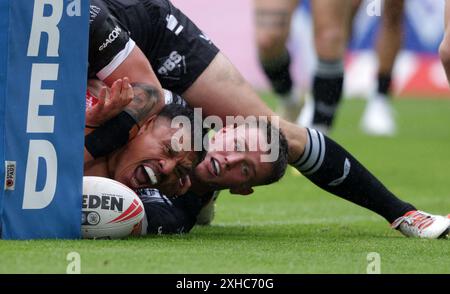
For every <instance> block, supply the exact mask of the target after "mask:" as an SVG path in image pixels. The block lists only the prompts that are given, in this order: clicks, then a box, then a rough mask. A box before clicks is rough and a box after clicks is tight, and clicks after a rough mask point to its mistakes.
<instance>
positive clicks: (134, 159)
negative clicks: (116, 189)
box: [114, 118, 197, 196]
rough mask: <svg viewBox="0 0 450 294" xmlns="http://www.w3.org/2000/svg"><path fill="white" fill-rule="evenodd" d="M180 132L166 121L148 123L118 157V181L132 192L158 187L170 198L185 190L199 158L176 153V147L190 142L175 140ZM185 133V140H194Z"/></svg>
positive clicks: (116, 174)
mask: <svg viewBox="0 0 450 294" xmlns="http://www.w3.org/2000/svg"><path fill="white" fill-rule="evenodd" d="M178 131H179V129H178V128H171V126H170V120H169V119H166V118H159V119H156V120H154V119H153V120H151V121H150V122H148V123H146V124H144V126H143V127H142V128H141V129H140V131H139V133H138V135H137V136H136V137H135V138H134V139H133V140H131V141H130V142H129V143H128V144H127V145H126V146H125V148H124V149H123V151H121V152H120V154H119V155H118V159H117V163H116V167H115V171H114V178H115V179H116V180H118V181H120V182H122V183H124V184H125V185H127V186H129V187H131V188H132V189H137V188H155V189H159V190H160V191H161V192H163V193H164V194H165V195H167V196H172V195H174V194H175V193H176V191H179V190H181V189H182V188H183V187H184V185H186V184H187V183H186V182H184V181H183V180H182V179H183V178H184V176H186V175H188V174H189V173H190V172H191V171H192V169H193V167H194V164H195V163H196V162H195V161H196V159H197V157H196V155H195V153H194V152H191V151H176V150H177V147H176V146H175V148H174V146H173V145H174V144H179V146H181V144H183V143H187V142H174V141H173V140H172V138H173V135H174V134H175V133H177V134H180V133H178ZM182 131H183V133H182V134H183V136H182V139H183V140H189V141H190V132H189V130H188V129H183V130H182ZM180 149H181V148H180V147H178V150H180ZM180 179H181V180H180Z"/></svg>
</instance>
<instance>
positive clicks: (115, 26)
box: [89, 0, 450, 238]
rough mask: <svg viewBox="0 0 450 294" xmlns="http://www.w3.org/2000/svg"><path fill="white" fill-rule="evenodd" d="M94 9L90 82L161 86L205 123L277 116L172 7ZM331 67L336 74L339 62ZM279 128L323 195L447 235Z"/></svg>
mask: <svg viewBox="0 0 450 294" xmlns="http://www.w3.org/2000/svg"><path fill="white" fill-rule="evenodd" d="M338 2H339V5H342V2H341V1H338ZM90 4H91V20H90V21H91V23H90V44H89V73H90V74H91V76H95V75H96V76H97V77H98V78H100V79H101V80H103V81H105V82H106V84H108V85H111V84H112V83H113V82H114V81H115V80H117V79H119V78H121V77H124V76H128V77H129V78H130V80H131V81H132V82H144V83H147V84H151V85H152V86H154V87H156V88H158V89H159V90H160V91H162V90H161V89H162V88H161V86H163V87H164V88H166V89H169V90H171V91H173V92H175V93H177V94H180V95H182V97H183V98H184V99H186V101H187V102H188V103H189V104H190V105H191V106H192V107H201V108H202V109H203V114H204V115H206V116H208V115H217V116H219V117H220V118H221V119H222V120H223V121H225V118H226V116H227V115H232V116H237V115H242V116H243V117H247V116H266V117H271V116H274V115H275V113H274V112H272V111H271V110H270V109H269V108H268V107H267V105H265V104H264V103H263V102H262V101H261V99H260V98H259V97H258V95H257V93H256V92H255V91H254V90H253V88H252V87H251V86H250V84H249V83H248V82H247V81H246V80H245V79H244V78H243V77H242V75H241V74H240V73H239V72H238V71H237V69H236V68H235V67H234V66H233V65H232V64H231V62H230V61H229V60H228V59H227V58H226V57H225V56H224V54H223V53H221V52H220V51H219V49H218V48H217V47H216V46H215V45H214V44H213V43H212V41H211V40H210V39H209V38H208V37H207V36H206V35H205V34H204V33H202V31H201V30H199V29H198V28H197V27H196V26H195V24H193V23H192V21H190V20H189V19H188V18H187V17H186V16H185V15H184V14H183V13H182V12H181V11H179V10H178V9H176V8H175V7H174V6H173V5H172V4H171V3H170V2H169V1H166V0H140V1H137V0H91V2H90ZM328 65H330V66H332V67H335V66H336V68H339V62H338V63H333V64H328ZM153 69H154V71H153ZM160 82H161V83H160ZM280 127H281V130H282V131H283V133H284V134H285V135H286V138H287V140H288V145H289V162H290V164H292V165H293V166H294V167H295V168H297V169H298V170H299V171H300V172H301V173H302V174H303V175H305V176H306V177H307V178H308V179H310V180H311V181H312V182H313V183H315V184H316V185H318V186H319V187H321V188H323V189H325V190H326V191H328V192H330V193H333V194H335V195H337V196H339V197H342V198H344V199H347V200H349V201H351V202H353V203H355V204H358V205H360V206H363V207H365V208H367V209H370V210H372V211H374V212H376V213H378V214H380V215H381V216H383V217H384V218H385V219H386V220H387V221H388V222H389V223H391V224H392V225H393V227H395V228H398V229H399V230H400V231H401V232H402V233H403V234H405V235H408V236H417V237H425V238H437V237H439V236H441V235H442V234H445V233H446V232H447V231H448V227H449V225H450V220H449V219H447V218H445V217H442V216H436V215H431V214H427V213H425V212H421V211H417V209H416V208H415V207H414V206H412V205H411V204H409V203H406V202H404V201H402V200H400V199H398V198H397V197H396V196H395V195H394V194H392V193H391V192H390V191H389V190H388V189H386V187H385V186H384V185H383V184H382V183H381V182H380V181H379V180H378V179H376V178H375V177H374V176H373V175H372V174H371V173H370V172H369V171H368V170H367V169H366V168H364V167H363V166H362V165H361V164H360V163H359V162H358V161H357V160H356V159H355V158H354V157H353V156H352V155H350V154H349V153H348V152H347V151H346V150H344V149H343V148H342V147H341V146H340V145H338V144H337V143H336V142H334V141H333V140H331V139H329V138H328V137H326V136H325V135H323V134H322V133H321V132H319V131H316V130H313V129H308V128H300V127H298V126H296V125H294V124H292V123H289V122H287V121H285V120H280ZM424 222H426V223H425V224H424Z"/></svg>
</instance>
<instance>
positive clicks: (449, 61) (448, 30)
mask: <svg viewBox="0 0 450 294" xmlns="http://www.w3.org/2000/svg"><path fill="white" fill-rule="evenodd" d="M444 18H445V30H444V37H443V39H442V42H441V45H440V46H439V56H440V57H441V61H442V65H443V66H444V69H445V74H446V75H447V80H448V81H449V83H450V21H449V20H450V2H449V0H446V1H445V16H444Z"/></svg>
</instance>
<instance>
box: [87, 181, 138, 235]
mask: <svg viewBox="0 0 450 294" xmlns="http://www.w3.org/2000/svg"><path fill="white" fill-rule="evenodd" d="M144 217H145V211H144V205H143V204H142V201H141V200H140V199H139V197H138V195H137V194H136V193H135V192H134V191H133V190H131V189H130V188H129V187H127V186H125V185H124V184H122V183H120V182H117V181H115V180H112V179H109V178H103V177H91V176H89V177H88V176H86V177H83V199H82V210H81V235H82V237H83V239H119V238H124V237H127V236H130V235H140V234H141V226H142V221H143V219H144Z"/></svg>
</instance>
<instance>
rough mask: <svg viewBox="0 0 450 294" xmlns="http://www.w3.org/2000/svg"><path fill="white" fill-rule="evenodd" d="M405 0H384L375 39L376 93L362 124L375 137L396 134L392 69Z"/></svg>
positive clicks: (370, 99) (399, 44) (401, 36)
mask: <svg viewBox="0 0 450 294" xmlns="http://www.w3.org/2000/svg"><path fill="white" fill-rule="evenodd" d="M404 7H405V1H404V0H385V1H384V8H383V14H382V16H381V24H380V28H379V32H378V38H377V42H376V47H375V51H376V55H377V59H378V72H377V77H376V80H377V84H376V85H377V87H376V92H375V93H372V95H371V96H370V97H369V98H368V102H367V105H366V109H365V111H364V114H363V117H362V120H361V127H362V129H363V131H364V132H366V133H367V134H369V135H375V136H392V135H395V133H396V123H395V116H394V112H393V109H392V106H391V99H392V95H391V82H392V70H393V67H394V63H395V59H396V57H397V55H398V53H399V51H400V49H401V47H402V39H403V15H404Z"/></svg>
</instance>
